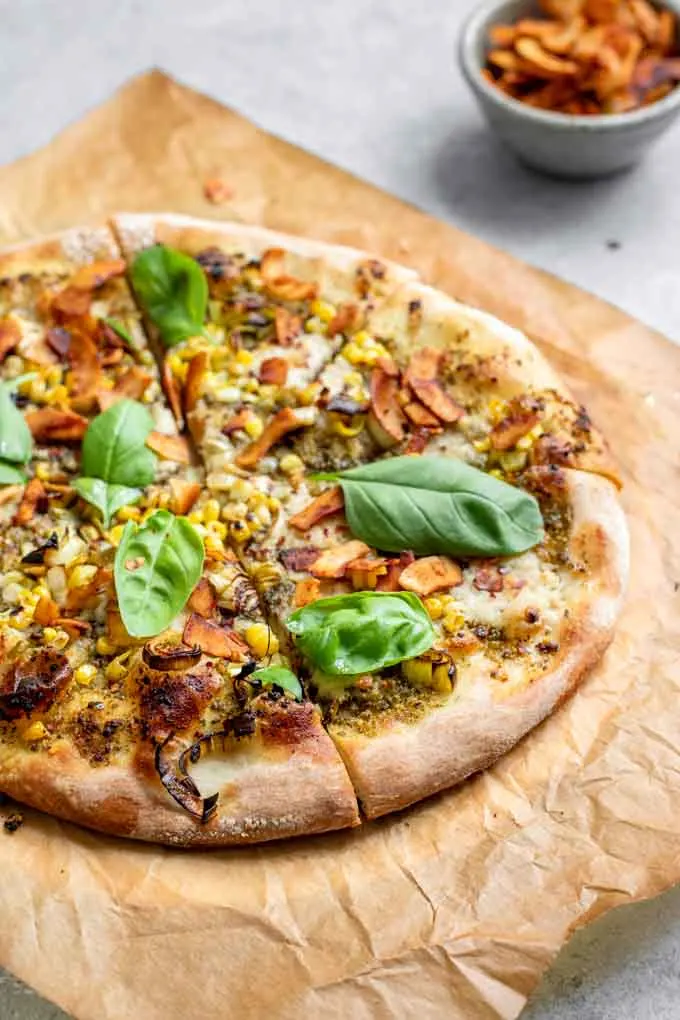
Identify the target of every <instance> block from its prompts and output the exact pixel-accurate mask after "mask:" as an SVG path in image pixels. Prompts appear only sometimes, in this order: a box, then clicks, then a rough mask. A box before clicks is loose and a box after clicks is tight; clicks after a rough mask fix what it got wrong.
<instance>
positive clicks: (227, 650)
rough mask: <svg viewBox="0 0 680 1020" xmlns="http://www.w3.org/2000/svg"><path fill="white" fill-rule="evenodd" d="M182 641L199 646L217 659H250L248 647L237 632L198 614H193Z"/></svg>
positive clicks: (237, 660)
mask: <svg viewBox="0 0 680 1020" xmlns="http://www.w3.org/2000/svg"><path fill="white" fill-rule="evenodd" d="M182 640H183V641H184V643H185V644H186V645H198V647H199V648H200V649H201V651H202V652H205V654H206V655H214V656H215V658H217V659H229V661H230V662H244V661H245V660H246V659H247V658H248V645H247V644H246V643H245V641H243V640H242V639H241V638H240V637H239V636H238V634H237V633H236V632H235V631H233V630H230V629H229V628H228V627H222V626H220V624H219V623H213V622H212V621H211V620H204V619H203V617H202V616H199V615H198V614H197V613H192V614H191V616H190V617H189V619H188V620H187V623H186V626H185V628H184V634H183V635H182Z"/></svg>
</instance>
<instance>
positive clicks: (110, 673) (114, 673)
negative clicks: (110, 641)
mask: <svg viewBox="0 0 680 1020" xmlns="http://www.w3.org/2000/svg"><path fill="white" fill-rule="evenodd" d="M129 654H130V653H129V652H123V654H122V655H118V656H117V657H116V658H115V659H112V660H111V662H110V663H109V664H108V666H107V667H106V669H105V670H104V675H105V676H106V679H107V680H122V679H123V677H124V676H125V675H126V673H127V672H128V667H127V665H126V662H127V660H128V658H129Z"/></svg>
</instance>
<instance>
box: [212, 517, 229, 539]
mask: <svg viewBox="0 0 680 1020" xmlns="http://www.w3.org/2000/svg"><path fill="white" fill-rule="evenodd" d="M210 536H213V537H214V538H215V539H217V541H219V542H224V540H225V538H226V537H227V526H226V524H224V523H223V522H222V521H211V522H210V524H209V525H208V537H210Z"/></svg>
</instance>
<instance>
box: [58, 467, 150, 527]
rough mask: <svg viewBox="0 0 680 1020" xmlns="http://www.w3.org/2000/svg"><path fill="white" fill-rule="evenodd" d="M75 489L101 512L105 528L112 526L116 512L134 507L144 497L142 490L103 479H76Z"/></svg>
mask: <svg viewBox="0 0 680 1020" xmlns="http://www.w3.org/2000/svg"><path fill="white" fill-rule="evenodd" d="M73 488H74V489H75V490H76V492H77V493H78V495H79V496H81V497H82V498H83V499H84V500H85V501H86V502H87V503H91V504H92V506H94V507H96V508H97V510H99V512H100V513H101V515H102V521H103V523H104V527H105V528H108V526H109V525H110V523H111V518H112V517H113V515H114V514H115V512H116V510H120V508H121V507H122V506H133V505H134V504H135V503H136V502H137V501H138V500H139V499H140V498H141V495H142V490H141V489H133V488H131V487H129V486H127V485H112V484H110V483H109V482H104V481H102V479H101V478H76V480H75V481H74V482H73Z"/></svg>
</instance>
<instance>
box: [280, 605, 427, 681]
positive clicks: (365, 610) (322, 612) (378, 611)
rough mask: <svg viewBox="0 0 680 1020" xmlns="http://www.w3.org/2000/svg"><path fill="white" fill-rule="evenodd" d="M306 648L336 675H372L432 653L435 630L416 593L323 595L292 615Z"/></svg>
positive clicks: (290, 626) (290, 620)
mask: <svg viewBox="0 0 680 1020" xmlns="http://www.w3.org/2000/svg"><path fill="white" fill-rule="evenodd" d="M286 622H287V626H288V629H289V631H290V632H291V634H294V635H295V638H296V643H297V645H298V647H299V648H300V651H301V652H302V653H303V654H304V655H306V656H307V657H308V658H309V659H310V660H311V661H312V662H313V663H314V665H315V666H317V667H318V668H319V669H320V670H322V671H323V672H324V673H328V674H330V675H331V676H347V675H352V674H357V673H370V672H372V671H373V670H376V669H383V668H384V667H385V666H393V665H394V664H395V663H397V662H402V661H403V660H404V659H412V658H414V657H415V656H417V655H421V654H422V653H423V652H425V651H427V649H428V648H430V647H431V646H432V644H433V642H434V639H435V631H434V627H433V626H432V621H431V620H430V617H429V616H428V614H427V612H426V611H425V608H424V606H423V604H422V602H421V601H420V599H419V598H418V596H417V595H414V594H413V593H412V592H406V591H402V592H394V593H392V592H375V591H357V592H353V593H352V594H351V595H332V596H331V597H330V598H326V599H317V601H316V602H311V603H310V604H309V605H308V606H303V607H302V609H297V610H296V611H295V612H294V613H293V614H292V616H289V617H288V620H287V621H286Z"/></svg>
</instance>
